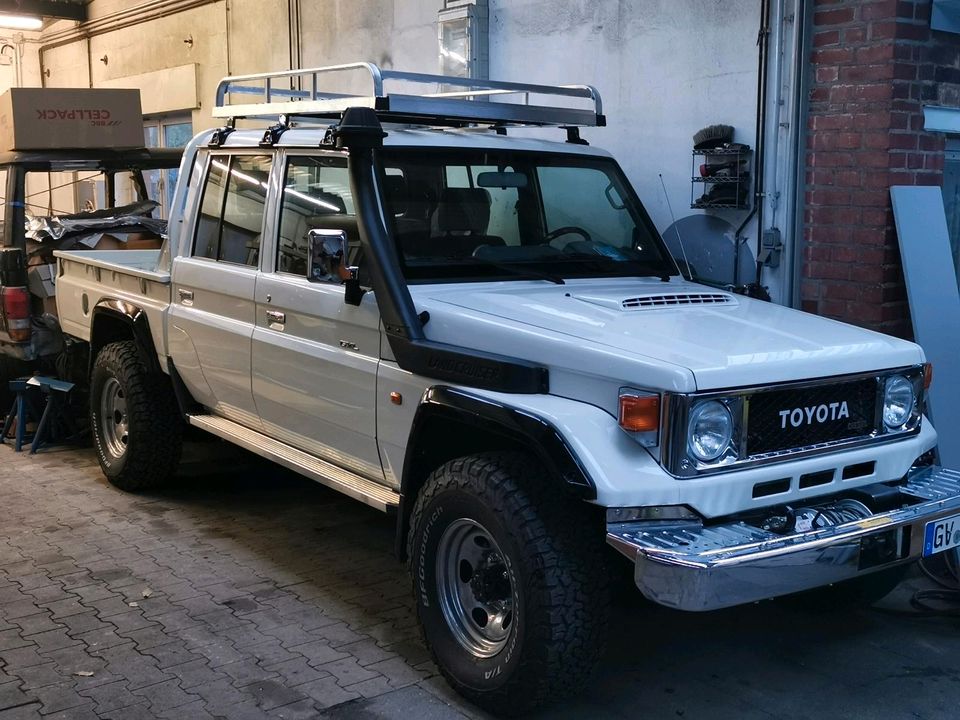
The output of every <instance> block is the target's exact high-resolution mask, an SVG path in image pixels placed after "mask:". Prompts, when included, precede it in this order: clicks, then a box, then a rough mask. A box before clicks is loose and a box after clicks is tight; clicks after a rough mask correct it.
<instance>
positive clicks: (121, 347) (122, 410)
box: [90, 341, 183, 491]
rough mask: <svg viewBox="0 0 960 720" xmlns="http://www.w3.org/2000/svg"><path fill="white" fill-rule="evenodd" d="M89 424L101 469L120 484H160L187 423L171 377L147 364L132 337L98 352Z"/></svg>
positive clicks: (171, 468)
mask: <svg viewBox="0 0 960 720" xmlns="http://www.w3.org/2000/svg"><path fill="white" fill-rule="evenodd" d="M90 427H91V429H92V431H93V440H94V446H95V447H96V450H97V457H98V459H99V460H100V467H101V469H102V470H103V474H104V475H106V476H107V479H108V480H109V481H110V482H111V483H112V484H113V485H116V486H117V487H118V488H120V489H121V490H131V491H136V490H146V489H148V488H151V487H156V486H157V485H159V484H161V483H162V482H164V481H165V480H167V479H168V478H170V477H171V476H172V475H173V474H174V472H175V471H176V469H177V465H178V464H179V462H180V450H181V445H182V434H183V423H182V421H181V420H180V417H179V413H178V411H177V404H176V400H175V398H174V396H173V389H172V388H171V387H170V380H169V378H167V376H166V375H164V374H163V373H161V372H158V371H150V370H148V369H147V367H146V366H145V364H144V362H143V359H142V358H141V356H140V352H139V350H138V348H137V345H136V343H134V342H132V341H125V342H116V343H111V344H110V345H106V346H105V347H104V348H103V349H102V350H101V351H100V353H99V354H98V355H97V360H96V362H95V363H94V366H93V376H92V378H91V383H90Z"/></svg>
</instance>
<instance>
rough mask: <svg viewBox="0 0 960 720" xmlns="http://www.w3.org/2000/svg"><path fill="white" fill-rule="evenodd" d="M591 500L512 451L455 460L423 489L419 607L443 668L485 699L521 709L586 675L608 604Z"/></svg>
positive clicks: (413, 550) (479, 700) (416, 545)
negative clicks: (583, 501) (580, 498)
mask: <svg viewBox="0 0 960 720" xmlns="http://www.w3.org/2000/svg"><path fill="white" fill-rule="evenodd" d="M548 489H549V490H550V491H549V492H548ZM589 510H590V508H588V507H586V506H583V505H578V504H576V502H575V501H573V500H571V499H570V498H568V497H566V496H565V493H563V491H562V488H559V489H558V488H557V487H556V485H553V486H552V487H551V485H550V483H549V479H548V478H546V477H545V476H544V473H543V471H542V469H541V467H540V466H539V465H537V464H536V463H533V462H532V461H530V460H529V459H528V458H526V457H524V456H522V455H517V454H510V453H492V454H484V455H475V456H470V457H466V458H461V459H459V460H454V461H452V462H449V463H447V464H446V465H444V466H442V467H441V468H439V469H438V470H437V471H436V472H434V473H433V474H432V475H431V476H430V478H429V479H428V481H427V483H426V485H425V486H424V488H423V490H422V491H421V493H420V496H419V497H418V499H417V503H416V506H415V508H414V512H413V517H412V518H411V531H410V537H409V550H410V553H409V556H410V563H411V574H412V577H413V589H414V596H415V600H416V604H417V614H418V617H419V619H420V623H421V626H422V628H423V633H424V636H425V639H426V642H427V645H428V646H429V648H430V650H431V652H432V653H433V656H434V660H435V661H436V663H437V665H438V667H439V668H440V670H441V672H442V673H443V674H444V676H445V677H446V679H447V681H448V682H449V683H450V684H451V685H452V686H453V688H454V689H455V690H457V691H458V692H459V693H461V694H462V695H464V696H465V697H467V698H468V699H470V700H471V701H473V702H475V703H476V704H477V705H480V706H481V707H483V708H486V709H487V710H490V711H492V712H495V713H504V714H510V715H517V714H522V713H525V712H528V711H529V710H530V709H531V708H533V707H535V706H537V705H539V704H541V703H543V702H546V701H547V700H551V701H553V700H556V699H559V698H562V697H564V696H566V695H569V694H571V693H573V692H576V691H577V690H578V689H579V688H580V687H581V686H582V685H583V684H584V683H585V682H587V681H588V680H589V677H590V671H591V670H592V669H593V667H594V666H595V664H596V662H597V660H598V658H599V655H600V652H601V650H602V645H603V641H604V639H605V628H606V621H607V615H608V612H609V597H608V596H609V592H608V583H607V573H606V571H605V564H606V560H605V553H604V545H603V538H604V535H603V533H602V532H600V527H599V525H598V526H597V527H596V528H594V527H592V526H591V524H590V523H589V522H588V521H587V513H588V511H589Z"/></svg>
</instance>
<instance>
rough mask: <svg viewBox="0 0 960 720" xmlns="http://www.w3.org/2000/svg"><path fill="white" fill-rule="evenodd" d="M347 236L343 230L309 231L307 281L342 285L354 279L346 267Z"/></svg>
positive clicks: (354, 275)
mask: <svg viewBox="0 0 960 720" xmlns="http://www.w3.org/2000/svg"><path fill="white" fill-rule="evenodd" d="M348 250H349V245H348V243H347V234H346V233H345V232H344V231H343V230H322V229H316V230H310V231H309V232H308V233H307V280H309V281H310V282H328V283H337V284H340V285H342V284H343V283H345V282H348V281H349V280H353V279H354V278H355V277H356V269H355V268H351V267H350V266H348V265H347V252H348Z"/></svg>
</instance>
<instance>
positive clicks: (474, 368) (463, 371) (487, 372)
mask: <svg viewBox="0 0 960 720" xmlns="http://www.w3.org/2000/svg"><path fill="white" fill-rule="evenodd" d="M428 365H429V367H430V369H431V370H444V371H446V372H450V373H457V374H458V375H463V376H464V377H469V378H477V379H484V380H495V379H496V378H498V377H499V375H500V372H499V370H498V369H497V368H496V367H494V366H492V365H480V364H475V363H471V362H467V361H466V360H456V359H451V358H445V357H441V356H436V355H435V356H433V357H431V358H430V360H429V362H428Z"/></svg>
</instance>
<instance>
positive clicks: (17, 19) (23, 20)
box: [0, 13, 43, 30]
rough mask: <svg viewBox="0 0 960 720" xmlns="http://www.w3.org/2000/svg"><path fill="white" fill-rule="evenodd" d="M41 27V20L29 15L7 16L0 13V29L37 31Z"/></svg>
mask: <svg viewBox="0 0 960 720" xmlns="http://www.w3.org/2000/svg"><path fill="white" fill-rule="evenodd" d="M42 27H43V20H41V19H40V18H38V17H33V16H31V15H8V14H6V13H0V28H10V29H11V30H39V29H40V28H42Z"/></svg>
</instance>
